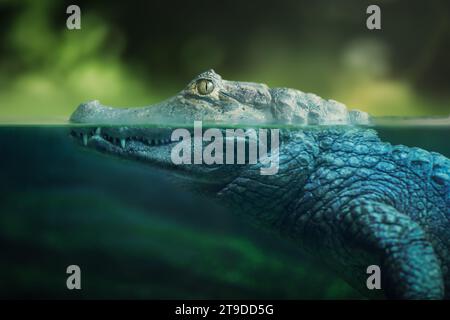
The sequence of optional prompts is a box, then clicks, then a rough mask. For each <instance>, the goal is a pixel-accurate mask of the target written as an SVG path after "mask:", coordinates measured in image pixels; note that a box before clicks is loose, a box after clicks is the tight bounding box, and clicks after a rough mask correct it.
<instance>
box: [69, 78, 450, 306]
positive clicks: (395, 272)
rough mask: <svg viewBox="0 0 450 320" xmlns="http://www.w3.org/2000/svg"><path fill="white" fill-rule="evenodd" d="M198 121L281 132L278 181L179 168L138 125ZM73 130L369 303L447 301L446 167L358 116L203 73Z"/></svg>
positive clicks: (157, 134)
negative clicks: (386, 137) (205, 200)
mask: <svg viewBox="0 0 450 320" xmlns="http://www.w3.org/2000/svg"><path fill="white" fill-rule="evenodd" d="M195 120H200V121H206V122H211V123H218V124H227V123H230V124H241V125H245V126H251V125H258V126H264V125H265V124H270V125H272V126H273V125H277V124H280V125H282V127H283V129H281V130H280V145H279V150H278V151H279V170H278V172H277V174H274V175H261V174H260V168H261V166H262V164H261V163H256V164H245V165H207V164H197V165H194V164H192V165H175V164H174V163H173V162H172V161H171V149H172V147H173V146H174V145H175V143H177V142H175V141H172V140H171V132H172V130H171V129H170V128H164V125H162V126H161V127H160V128H157V127H147V126H146V124H149V123H160V124H165V123H176V124H178V125H191V126H192V123H193V121H195ZM71 121H72V122H73V123H76V124H81V125H83V124H86V125H92V124H95V126H96V127H98V128H96V127H94V128H93V129H91V128H84V127H82V126H76V127H74V129H73V132H72V135H73V136H74V137H75V138H76V139H77V140H78V141H80V142H82V144H84V145H85V146H87V147H89V148H93V149H96V150H99V151H101V152H103V153H108V154H112V155H116V156H119V157H122V158H127V159H133V160H139V161H143V162H146V163H148V164H150V165H152V166H154V167H158V168H163V169H164V170H167V171H169V172H173V173H176V175H177V176H184V177H187V178H189V180H190V181H191V182H192V183H194V184H196V185H197V187H200V189H201V188H204V191H205V193H208V194H210V195H211V196H212V197H215V198H216V199H217V200H218V201H221V202H223V203H224V204H225V205H226V206H228V207H229V208H231V209H232V210H233V211H236V212H239V213H242V214H245V215H249V216H251V217H252V218H254V219H255V221H258V222H259V223H260V224H261V225H263V226H265V227H267V228H269V229H271V230H275V231H277V232H279V233H281V234H282V235H284V236H286V237H289V238H291V239H292V240H293V241H294V242H295V243H297V244H298V245H299V247H300V248H301V249H302V250H303V251H305V252H307V253H309V254H311V255H312V256H313V257H315V258H317V259H319V260H320V261H321V262H322V263H323V264H325V265H326V266H328V267H329V268H331V269H332V270H334V271H336V272H337V273H338V274H339V275H341V276H342V277H343V278H344V279H345V280H347V282H349V283H350V284H351V285H352V286H353V287H355V288H356V289H358V290H359V291H360V292H362V293H363V294H364V295H366V296H369V297H371V296H374V295H376V296H378V294H379V293H380V292H381V293H382V294H384V296H385V297H387V298H394V299H442V298H450V274H449V266H450V161H449V159H447V158H446V157H444V156H442V155H440V154H438V153H435V152H428V151H425V150H423V149H419V148H409V147H406V146H402V145H398V146H393V145H391V144H389V143H387V142H383V141H381V140H380V138H379V137H378V136H377V133H376V132H375V131H374V130H373V129H370V128H367V127H365V126H360V125H364V124H368V123H369V122H370V117H369V116H368V115H367V114H366V113H365V112H362V111H357V110H348V109H347V108H346V107H345V106H344V105H343V104H341V103H338V102H336V101H334V100H324V99H322V98H320V97H318V96H316V95H314V94H309V93H303V92H301V91H298V90H294V89H287V88H269V87H267V86H266V85H264V84H257V83H248V82H236V81H227V80H223V79H222V78H221V77H220V76H219V75H218V74H216V73H215V72H214V71H213V70H209V71H207V72H204V73H202V74H200V75H199V76H197V77H196V78H195V79H193V80H192V81H191V82H190V83H189V84H188V86H187V87H186V88H185V89H184V90H182V91H181V92H180V93H178V94H177V95H176V96H174V97H172V98H170V99H168V100H166V101H163V102H161V103H159V104H156V105H153V106H148V107H142V108H125V109H116V108H111V107H106V106H103V105H101V104H100V103H99V102H98V101H92V102H88V103H84V104H81V105H80V106H79V107H78V109H77V110H76V111H75V112H74V113H73V115H72V116H71ZM289 125H295V126H296V128H295V129H290V128H289ZM302 126H303V127H302ZM197 189H198V188H197ZM370 265H378V266H380V268H381V283H382V285H381V287H382V289H381V290H369V289H368V288H367V286H366V280H367V278H368V276H369V275H368V274H367V267H368V266H370Z"/></svg>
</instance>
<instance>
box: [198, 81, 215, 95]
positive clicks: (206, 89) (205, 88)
mask: <svg viewBox="0 0 450 320" xmlns="http://www.w3.org/2000/svg"><path fill="white" fill-rule="evenodd" d="M213 90H214V83H213V82H212V81H211V80H207V79H200V80H198V81H197V91H198V93H200V94H201V95H205V94H209V93H211V92H212V91H213Z"/></svg>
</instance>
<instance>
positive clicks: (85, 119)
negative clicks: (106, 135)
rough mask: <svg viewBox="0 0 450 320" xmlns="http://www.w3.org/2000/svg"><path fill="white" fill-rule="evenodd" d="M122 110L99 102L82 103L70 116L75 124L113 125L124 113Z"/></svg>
mask: <svg viewBox="0 0 450 320" xmlns="http://www.w3.org/2000/svg"><path fill="white" fill-rule="evenodd" d="M123 111H124V110H123V109H122V111H121V109H116V108H112V107H107V106H103V105H101V104H100V102H99V101H98V100H94V101H89V102H86V103H82V104H80V105H79V106H78V108H77V109H76V110H75V111H74V112H73V113H72V115H71V116H70V121H71V122H74V123H85V124H99V123H109V124H113V123H116V122H117V120H119V119H120V118H121V117H120V116H121V115H122V114H123V113H124V112H123Z"/></svg>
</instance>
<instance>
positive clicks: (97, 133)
mask: <svg viewBox="0 0 450 320" xmlns="http://www.w3.org/2000/svg"><path fill="white" fill-rule="evenodd" d="M101 133H102V129H101V128H100V127H98V128H97V129H95V134H96V135H98V136H99V135H100V134H101Z"/></svg>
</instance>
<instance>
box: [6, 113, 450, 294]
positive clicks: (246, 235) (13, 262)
mask: <svg viewBox="0 0 450 320" xmlns="http://www.w3.org/2000/svg"><path fill="white" fill-rule="evenodd" d="M383 121H385V122H383V123H382V122H378V123H377V125H376V126H373V127H372V128H373V129H375V130H377V131H378V133H379V136H380V137H381V139H382V140H384V141H388V142H391V143H392V144H404V145H407V146H415V147H421V148H424V149H426V150H429V151H436V152H439V153H441V154H443V155H445V156H447V157H450V144H448V141H447V139H448V137H449V136H450V125H449V124H448V122H447V123H446V122H445V121H448V118H446V120H445V119H431V118H429V119H415V120H412V119H411V118H410V119H395V120H394V119H390V120H389V119H384V120H383ZM389 121H391V122H390V123H389ZM392 121H394V122H392ZM13 123H14V122H9V124H5V122H4V125H3V126H0V150H1V151H0V152H1V160H2V161H1V163H2V166H1V169H0V180H1V181H2V183H1V184H0V192H1V195H2V196H1V210H0V211H1V212H0V245H1V247H2V248H3V249H2V259H1V263H0V275H1V276H0V277H1V280H0V282H1V283H2V285H1V286H0V297H14V298H25V297H35V298H38V297H58V298H71V297H86V298H298V299H301V298H359V297H360V296H359V294H358V293H356V292H355V291H353V290H352V289H351V288H349V287H348V286H347V285H346V284H345V283H344V282H343V281H342V280H340V279H339V278H337V277H336V276H334V275H332V274H330V273H328V272H326V271H325V270H322V269H321V268H320V266H317V265H315V264H314V263H313V262H311V261H309V260H308V259H306V258H305V257H303V256H301V255H300V254H299V253H298V251H297V249H296V248H295V247H294V246H293V245H292V244H291V243H288V242H285V241H283V240H281V239H278V238H276V237H273V235H269V234H266V232H264V231H262V230H259V229H256V228H254V227H253V226H251V225H250V224H249V223H248V222H247V221H245V220H243V219H242V217H237V216H235V215H233V214H231V213H230V212H227V211H226V210H225V209H223V208H220V207H219V206H217V205H215V204H213V203H211V202H209V201H207V200H205V199H203V198H200V196H197V195H193V194H192V193H189V192H187V191H184V190H182V189H180V188H179V187H178V186H177V185H176V184H174V183H173V182H172V181H170V179H168V178H167V176H166V175H165V174H164V173H161V172H159V171H156V170H154V169H150V168H149V167H147V166H145V165H144V164H141V163H134V162H130V161H120V160H118V159H116V158H113V157H109V156H106V155H101V154H98V153H95V152H92V151H89V150H86V149H85V148H80V147H79V146H77V145H76V144H75V143H73V142H72V141H71V139H70V138H69V137H68V128H67V126H69V124H67V123H64V124H60V123H59V124H57V123H56V122H53V123H52V122H50V121H47V122H44V123H45V124H44V125H42V124H41V125H39V126H34V125H31V122H30V123H28V124H27V123H23V122H22V125H18V123H15V125H13ZM393 123H394V124H395V125H393ZM70 264H78V265H80V267H81V269H82V274H83V284H82V285H83V290H81V291H79V292H69V291H68V290H67V289H66V287H65V280H66V273H65V268H66V267H67V266H68V265H70Z"/></svg>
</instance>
